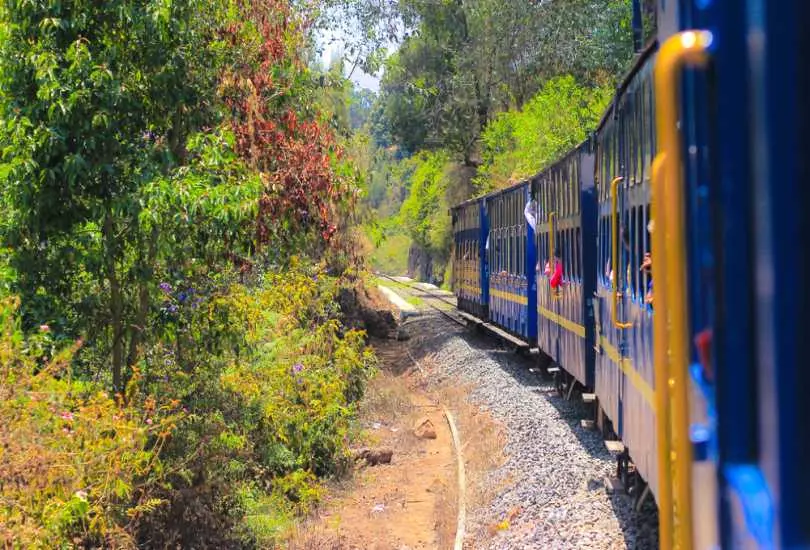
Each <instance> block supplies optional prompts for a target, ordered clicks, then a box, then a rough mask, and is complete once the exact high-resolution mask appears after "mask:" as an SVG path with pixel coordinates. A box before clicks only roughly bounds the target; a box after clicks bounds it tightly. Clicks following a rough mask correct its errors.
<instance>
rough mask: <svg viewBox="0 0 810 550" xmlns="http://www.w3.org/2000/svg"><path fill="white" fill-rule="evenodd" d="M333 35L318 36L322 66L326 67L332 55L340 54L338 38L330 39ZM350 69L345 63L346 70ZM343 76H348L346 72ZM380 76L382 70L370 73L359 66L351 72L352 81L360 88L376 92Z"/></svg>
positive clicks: (378, 88) (340, 46)
mask: <svg viewBox="0 0 810 550" xmlns="http://www.w3.org/2000/svg"><path fill="white" fill-rule="evenodd" d="M333 36H334V35H333V34H331V33H329V34H327V35H326V36H322V37H319V40H318V41H319V43H320V44H321V45H322V46H323V52H321V62H322V63H323V65H324V67H328V66H329V64H330V63H331V62H332V57H333V56H337V55H340V52H341V50H342V43H341V41H340V40H339V39H338V40H332V37H333ZM350 70H351V66H350V65H349V64H348V63H347V66H346V72H347V73H348V72H349V71H350ZM344 76H349V75H348V74H346V75H344ZM380 76H382V71H380V73H379V74H378V75H370V74H367V73H365V72H364V71H363V70H362V69H361V68H360V67H358V68H356V69H355V70H354V73H353V74H352V81H353V82H354V83H355V84H356V85H357V86H360V87H361V88H366V89H369V90H371V91H373V92H377V91H379V90H380V78H379V77H380Z"/></svg>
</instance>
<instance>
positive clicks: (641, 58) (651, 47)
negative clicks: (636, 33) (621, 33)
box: [596, 39, 658, 133]
mask: <svg viewBox="0 0 810 550" xmlns="http://www.w3.org/2000/svg"><path fill="white" fill-rule="evenodd" d="M657 51H658V40H657V39H653V40H650V42H649V43H648V44H647V46H645V47H644V49H643V50H641V52H640V53H639V54H638V56H637V57H636V60H635V62H634V63H633V66H632V67H630V70H629V71H627V73H625V75H624V78H623V79H622V81H621V84H619V86H618V87H617V88H616V93H615V94H614V95H613V101H611V102H610V105H608V107H607V109H605V112H604V114H602V118H601V119H599V124H598V125H597V126H596V133H599V131H600V130H601V129H602V128H603V127H604V126H605V124H606V123H607V121H608V120H609V119H610V117H611V116H612V115H613V111H614V109H615V108H616V103H618V101H619V99H620V98H621V97H622V96H623V95H624V94H625V92H626V91H627V88H628V87H629V86H630V83H631V82H633V79H634V78H635V77H636V75H637V74H638V73H639V71H641V69H642V67H644V65H645V64H646V63H647V61H648V60H649V59H650V58H651V57H652V56H653V55H655V53H656V52H657Z"/></svg>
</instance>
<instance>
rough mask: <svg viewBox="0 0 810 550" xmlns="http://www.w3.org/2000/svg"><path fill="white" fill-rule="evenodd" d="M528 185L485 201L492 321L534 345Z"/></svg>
mask: <svg viewBox="0 0 810 550" xmlns="http://www.w3.org/2000/svg"><path fill="white" fill-rule="evenodd" d="M529 191H530V185H529V182H522V183H519V184H517V185H514V186H512V187H509V188H507V189H503V190H501V191H497V192H495V193H492V194H490V195H487V196H486V197H484V198H483V202H484V210H485V213H486V217H487V219H488V221H489V238H488V245H487V246H488V261H489V266H490V270H489V298H490V303H489V319H490V320H491V321H493V322H494V323H495V324H496V325H498V326H499V327H500V328H502V329H503V330H505V331H507V332H509V333H511V334H513V335H514V336H516V337H518V338H519V339H521V340H523V341H525V342H527V343H529V344H531V343H532V342H535V341H536V340H537V302H536V299H537V298H536V279H535V264H536V261H537V260H536V251H535V248H534V243H535V240H534V230H533V229H532V228H531V226H530V225H529V224H528V223H527V220H526V217H525V215H524V211H525V207H526V204H527V203H528V202H529Z"/></svg>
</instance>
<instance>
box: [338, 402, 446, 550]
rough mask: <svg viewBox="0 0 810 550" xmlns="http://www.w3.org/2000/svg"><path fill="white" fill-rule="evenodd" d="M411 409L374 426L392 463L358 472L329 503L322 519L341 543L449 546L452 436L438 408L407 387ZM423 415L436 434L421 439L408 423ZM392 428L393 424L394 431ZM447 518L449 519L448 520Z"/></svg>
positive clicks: (375, 549)
mask: <svg viewBox="0 0 810 550" xmlns="http://www.w3.org/2000/svg"><path fill="white" fill-rule="evenodd" d="M409 397H410V400H411V403H412V406H413V407H414V409H415V410H414V411H413V413H412V414H410V415H407V416H405V417H402V418H400V419H399V420H400V421H399V422H396V421H394V422H393V423H392V424H388V423H386V425H382V426H381V427H380V428H379V429H377V430H374V434H373V435H375V436H376V437H375V438H374V439H376V440H377V441H376V445H375V447H378V448H388V449H391V450H393V451H394V455H393V457H392V461H391V464H388V465H380V466H376V467H367V468H364V469H363V470H361V471H360V472H358V475H357V476H356V478H355V481H354V486H353V487H351V488H350V489H349V490H348V491H346V492H345V493H344V494H342V495H337V496H336V497H335V498H334V499H333V500H332V502H330V503H329V506H328V507H327V510H326V512H325V513H324V520H325V521H326V522H327V523H329V522H330V520H332V522H333V523H337V524H338V525H339V526H341V527H340V531H341V532H342V533H343V534H344V535H345V536H346V541H345V543H346V546H345V548H357V549H369V550H389V549H391V550H399V549H404V548H410V549H414V550H415V549H433V548H447V544H446V539H447V537H448V535H449V536H450V537H452V536H453V533H448V532H447V531H448V530H447V528H446V527H448V524H449V527H452V526H453V525H454V522H453V521H452V517H453V516H454V514H455V508H456V507H455V502H454V501H451V500H450V499H449V498H448V496H451V495H450V493H452V496H455V491H451V489H452V486H453V484H455V483H456V480H455V468H454V466H455V459H454V452H453V445H452V437H451V434H450V430H449V429H448V426H447V423H446V421H445V419H444V416H443V414H442V411H441V410H440V409H439V408H438V407H436V406H435V405H433V404H432V403H431V402H430V400H428V399H427V398H426V397H425V396H424V395H420V394H419V393H417V392H411V393H409ZM414 417H419V418H418V419H417V420H421V419H425V418H427V419H428V420H429V421H430V423H431V424H432V425H433V427H434V429H435V433H436V439H419V438H417V437H416V436H415V435H413V433H412V432H411V430H410V429H409V428H410V425H411V424H410V423H409V422H408V421H409V420H411V419H412V418H414ZM392 429H394V430H397V431H396V432H392ZM448 520H449V521H448Z"/></svg>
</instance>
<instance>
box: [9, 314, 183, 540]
mask: <svg viewBox="0 0 810 550" xmlns="http://www.w3.org/2000/svg"><path fill="white" fill-rule="evenodd" d="M17 307H18V301H17V300H16V299H12V298H7V299H5V300H3V301H2V303H0V329H1V330H2V334H0V418H2V419H3V422H2V424H0V540H2V541H3V542H4V544H5V545H6V546H7V547H18V548H59V547H66V546H73V545H94V546H98V545H103V546H106V547H116V548H124V547H130V546H134V542H133V539H132V537H131V536H130V533H129V530H128V526H129V525H130V524H131V523H132V522H133V521H135V520H136V519H137V518H138V517H139V516H140V515H142V514H147V513H150V512H152V511H154V510H155V509H156V508H157V507H159V506H161V505H162V504H164V502H162V501H161V500H159V499H154V498H150V497H149V495H148V493H147V492H144V491H143V490H142V488H143V487H145V486H148V485H150V484H152V483H155V481H156V480H157V479H158V478H159V477H160V475H161V471H162V468H161V463H160V461H159V458H158V455H159V451H160V449H161V447H162V446H163V445H164V443H165V442H166V440H167V438H168V437H169V435H170V433H171V431H172V429H173V426H174V423H175V422H176V419H177V416H176V414H174V413H173V411H172V410H171V408H170V407H159V406H158V405H157V403H156V401H155V400H154V399H143V398H141V397H140V396H137V395H136V394H135V389H136V388H135V386H134V385H132V386H130V388H129V390H130V391H129V393H128V395H127V397H128V400H129V402H131V403H135V402H137V403H138V405H137V406H133V405H123V404H122V402H123V401H122V399H120V398H119V399H118V400H117V401H116V400H115V399H113V398H112V397H110V396H109V395H108V394H107V393H105V392H104V391H102V389H101V387H99V386H98V385H97V384H95V383H93V382H88V381H78V380H73V379H72V377H71V372H70V369H69V368H68V366H69V364H70V360H71V357H72V354H73V353H74V352H75V347H74V348H72V349H70V348H69V349H65V350H63V351H61V352H59V353H58V354H56V355H55V356H54V357H47V356H45V355H43V354H42V353H41V352H40V351H39V350H43V349H48V348H49V346H47V345H46V344H47V340H48V338H49V335H48V327H47V326H43V327H42V331H43V333H42V335H39V336H33V337H29V338H27V339H26V338H24V337H23V336H22V334H21V333H20V332H19V328H18V323H17V316H16V312H17Z"/></svg>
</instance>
